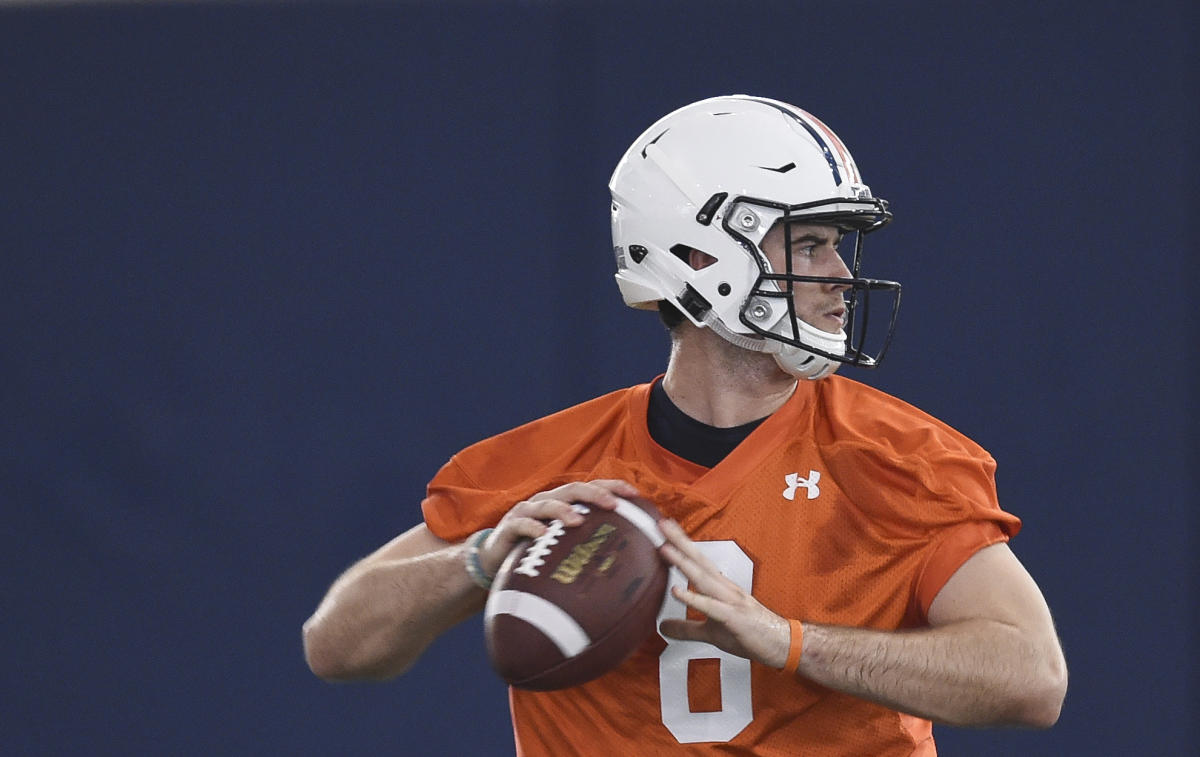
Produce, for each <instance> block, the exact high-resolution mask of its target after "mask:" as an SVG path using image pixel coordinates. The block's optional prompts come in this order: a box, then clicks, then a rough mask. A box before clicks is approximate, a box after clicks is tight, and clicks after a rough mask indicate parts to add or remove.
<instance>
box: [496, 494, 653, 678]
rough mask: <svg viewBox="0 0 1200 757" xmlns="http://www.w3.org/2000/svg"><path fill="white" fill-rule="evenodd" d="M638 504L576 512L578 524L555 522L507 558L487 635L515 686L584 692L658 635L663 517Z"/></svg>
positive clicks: (649, 506)
mask: <svg viewBox="0 0 1200 757" xmlns="http://www.w3.org/2000/svg"><path fill="white" fill-rule="evenodd" d="M634 500H635V501H629V500H622V502H621V504H620V505H619V506H618V508H617V509H616V510H601V509H599V508H596V507H589V506H585V505H578V504H577V505H573V507H574V508H575V510H576V512H579V513H580V514H582V515H583V516H584V522H583V523H582V524H581V525H578V526H574V527H571V528H567V527H565V526H564V525H563V524H562V522H561V521H558V520H554V521H551V522H550V524H549V527H548V530H547V531H546V533H545V534H543V535H542V536H540V537H538V538H537V539H535V540H534V541H532V542H529V541H525V542H522V543H521V544H519V545H517V546H516V547H515V548H514V549H513V551H512V552H511V553H509V555H508V557H507V558H505V560H504V563H503V564H502V565H501V566H500V570H499V571H498V572H497V573H496V578H495V580H494V582H493V583H492V590H491V593H490V594H489V595H488V600H487V606H486V607H485V608H484V637H485V640H486V642H487V650H488V655H489V657H490V658H491V662H492V667H493V668H495V669H496V672H497V673H499V674H500V676H501V677H502V678H503V679H504V680H505V681H507V682H508V683H509V684H511V685H513V686H516V687H518V688H523V689H532V690H534V691H550V690H553V689H564V688H567V687H569V686H577V685H579V684H581V683H585V682H587V681H590V680H592V679H593V678H596V677H598V676H601V675H603V674H604V673H607V672H608V671H610V670H612V669H613V668H615V667H617V666H618V665H620V664H621V663H622V662H624V661H625V660H626V659H627V658H628V657H629V656H630V655H631V654H633V652H634V651H635V650H636V649H637V648H638V647H639V646H640V645H641V644H642V642H644V641H645V640H646V639H647V638H648V637H649V636H650V635H651V634H652V633H653V632H654V630H655V620H656V618H657V616H658V612H659V609H660V608H661V607H662V602H663V598H664V596H665V593H666V587H667V573H668V570H669V568H668V566H667V564H666V563H665V562H663V560H662V558H661V557H660V556H659V554H658V547H659V546H660V545H661V544H662V542H663V538H662V534H661V533H660V532H659V530H658V526H657V522H658V521H659V520H660V519H661V518H662V516H661V515H660V514H659V512H658V509H657V508H656V507H655V506H654V505H653V504H652V503H650V502H649V501H647V500H645V499H643V498H640V497H637V498H634Z"/></svg>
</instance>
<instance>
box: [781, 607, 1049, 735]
mask: <svg viewBox="0 0 1200 757" xmlns="http://www.w3.org/2000/svg"><path fill="white" fill-rule="evenodd" d="M803 638H804V644H803V649H804V651H803V655H802V656H801V659H800V667H799V673H800V674H801V675H804V676H805V677H807V678H809V679H811V680H813V681H816V682H817V683H820V684H823V685H825V686H828V687H829V688H832V689H836V690H838V691H842V692H845V693H848V694H853V695H855V696H858V697H861V698H863V699H868V700H871V701H874V702H878V703H880V704H883V705H885V706H888V707H891V708H893V709H896V710H900V711H902V712H907V713H910V714H913V715H919V716H922V717H926V718H929V719H931V720H935V721H938V722H942V723H948V724H952V725H960V726H996V725H1015V726H1025V727H1034V728H1039V727H1041V728H1045V727H1049V726H1051V725H1053V724H1054V722H1055V721H1056V720H1057V719H1058V713H1059V709H1060V707H1061V706H1062V700H1063V696H1064V694H1065V691H1066V670H1065V666H1064V665H1063V662H1062V658H1061V655H1060V654H1059V653H1058V651H1057V647H1054V648H1053V649H1049V648H1046V645H1044V644H1040V643H1038V642H1037V641H1036V640H1034V639H1031V638H1030V637H1029V636H1027V635H1026V634H1025V633H1023V632H1022V630H1021V629H1019V628H1017V627H1016V626H1011V625H1006V624H1003V623H999V622H995V621H989V620H970V621H963V622H961V623H956V624H952V625H947V626H942V627H939V628H928V629H918V630H912V631H899V632H883V631H872V630H866V629H858V628H842V627H836V626H822V625H817V624H810V623H805V624H804V637H803Z"/></svg>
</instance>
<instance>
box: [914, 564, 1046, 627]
mask: <svg viewBox="0 0 1200 757" xmlns="http://www.w3.org/2000/svg"><path fill="white" fill-rule="evenodd" d="M928 618H929V624H930V625H931V626H934V627H936V626H943V625H948V624H951V623H956V622H959V621H963V620H973V619H981V618H982V619H987V620H995V621H999V622H1001V623H1006V624H1008V625H1013V626H1018V627H1020V628H1025V629H1028V630H1030V631H1036V632H1049V633H1053V628H1054V626H1053V621H1052V620H1051V618H1050V608H1049V607H1047V605H1046V600H1045V598H1044V597H1043V596H1042V592H1041V590H1040V589H1038V587H1037V584H1036V583H1035V582H1034V580H1033V577H1032V576H1030V575H1029V572H1028V571H1026V570H1025V566H1023V565H1022V564H1021V562H1020V560H1018V559H1017V556H1016V555H1014V554H1013V552H1012V550H1011V549H1009V548H1008V544H1006V543H1003V542H1002V543H999V544H992V545H990V546H987V547H984V548H983V549H981V550H979V551H978V552H976V553H975V554H974V555H972V556H971V557H970V558H968V559H967V561H966V562H964V563H963V564H962V566H961V567H959V569H958V570H957V571H955V572H954V574H953V575H951V576H950V578H949V580H947V581H946V584H945V585H944V586H943V587H942V588H941V590H940V591H938V593H937V595H936V596H935V597H934V599H933V602H932V603H931V604H930V605H929V612H928Z"/></svg>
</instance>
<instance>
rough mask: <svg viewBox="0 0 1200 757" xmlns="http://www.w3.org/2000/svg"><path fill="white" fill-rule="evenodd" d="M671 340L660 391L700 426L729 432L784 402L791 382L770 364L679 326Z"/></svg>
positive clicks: (792, 386)
mask: <svg viewBox="0 0 1200 757" xmlns="http://www.w3.org/2000/svg"><path fill="white" fill-rule="evenodd" d="M681 328H682V329H683V331H682V332H681V333H678V334H676V335H675V336H674V337H673V338H672V340H671V359H670V362H669V363H668V364H667V373H666V376H665V377H664V378H663V389H665V390H666V392H667V396H668V397H670V398H671V401H672V402H673V403H675V406H676V407H678V408H679V409H680V410H682V411H683V412H684V413H686V414H687V415H689V416H691V417H692V418H695V419H696V420H698V421H700V422H701V423H707V424H708V425H710V426H718V427H721V428H729V427H732V426H740V425H742V424H744V423H749V422H750V421H754V420H758V419H759V418H764V417H766V416H768V415H770V414H771V413H773V412H775V411H776V410H778V409H779V408H780V406H782V405H783V403H785V402H787V400H788V398H789V397H791V396H792V393H793V392H794V391H795V390H796V380H795V379H794V378H792V377H791V376H789V375H788V374H786V373H784V372H783V371H782V370H781V369H780V368H779V365H778V364H777V363H776V362H775V359H774V358H773V357H771V356H770V355H766V354H763V353H761V352H751V351H749V350H744V349H741V348H740V347H735V346H733V345H732V344H730V343H729V342H726V341H725V340H724V339H722V338H721V337H719V336H717V335H716V334H714V333H713V332H712V331H709V330H708V329H698V328H695V327H692V326H691V325H690V324H684V325H683V326H682V327H681Z"/></svg>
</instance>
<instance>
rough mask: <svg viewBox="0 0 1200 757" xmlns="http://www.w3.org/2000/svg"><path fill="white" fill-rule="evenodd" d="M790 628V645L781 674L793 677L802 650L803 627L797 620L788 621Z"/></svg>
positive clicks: (798, 664)
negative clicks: (789, 674) (788, 674)
mask: <svg viewBox="0 0 1200 757" xmlns="http://www.w3.org/2000/svg"><path fill="white" fill-rule="evenodd" d="M788 625H790V626H791V627H792V643H791V645H790V646H789V647H788V656H787V662H785V663H784V664H783V672H784V673H791V674H793V675H795V673H796V669H797V668H799V667H800V653H801V652H802V651H803V649H804V626H803V625H802V624H801V623H800V621H798V620H792V619H790V618H789V619H788Z"/></svg>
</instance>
